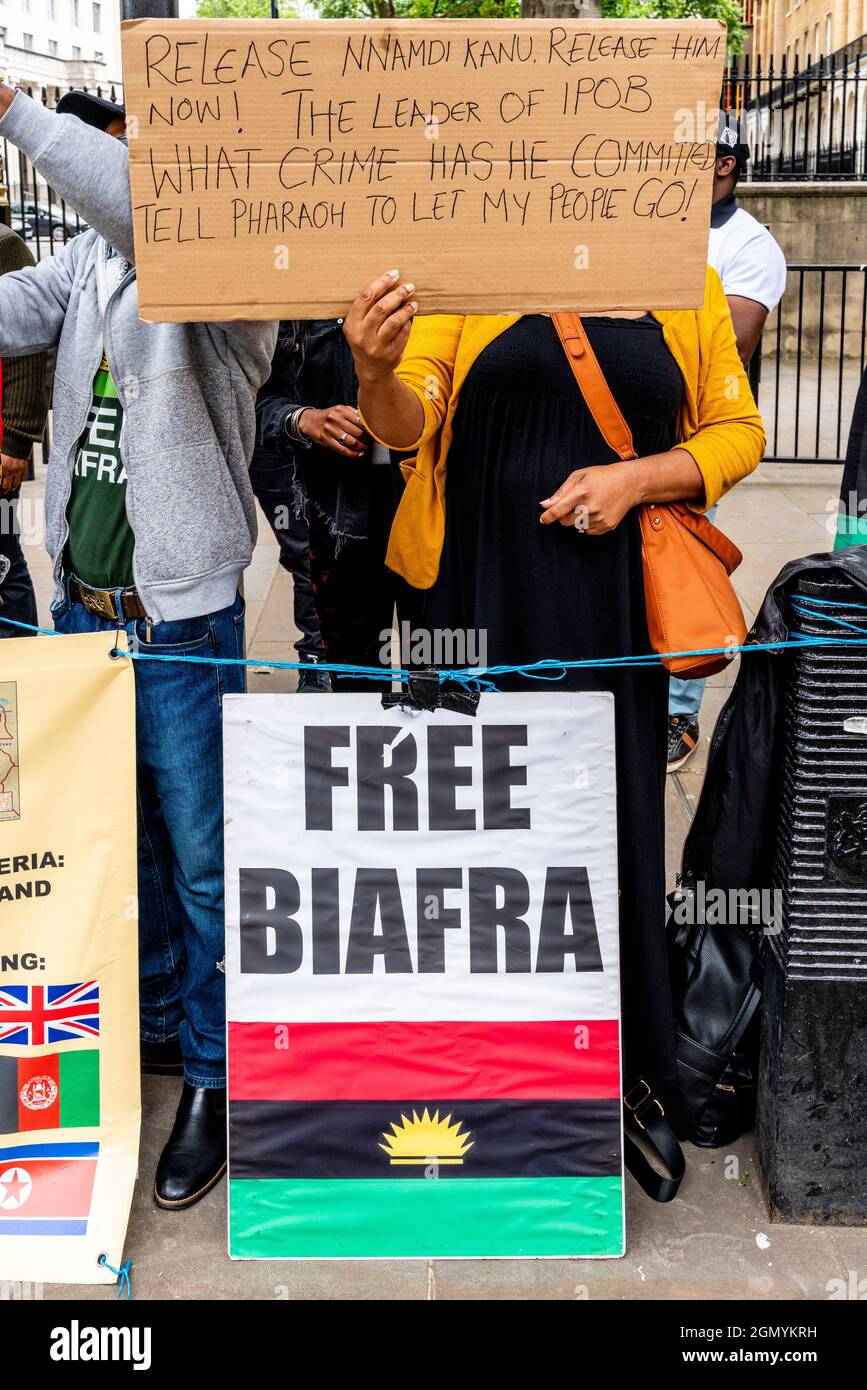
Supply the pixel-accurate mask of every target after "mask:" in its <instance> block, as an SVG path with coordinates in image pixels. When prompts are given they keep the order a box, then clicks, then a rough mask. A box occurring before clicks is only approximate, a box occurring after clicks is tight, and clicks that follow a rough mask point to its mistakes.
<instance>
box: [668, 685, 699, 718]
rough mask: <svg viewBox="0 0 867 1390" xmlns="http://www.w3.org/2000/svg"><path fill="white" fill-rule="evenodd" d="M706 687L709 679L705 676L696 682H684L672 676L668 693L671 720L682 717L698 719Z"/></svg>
mask: <svg viewBox="0 0 867 1390" xmlns="http://www.w3.org/2000/svg"><path fill="white" fill-rule="evenodd" d="M706 685H707V678H706V677H704V676H702V677H701V678H700V679H699V680H694V681H684V680H681V679H680V677H679V676H672V677H671V681H670V682H669V691H668V715H669V718H672V717H673V716H674V715H680V717H681V719H688V720H690V721H692V720H693V719H698V714H699V710H700V709H701V702H702V700H703V698H704V688H705V686H706Z"/></svg>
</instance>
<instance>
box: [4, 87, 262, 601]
mask: <svg viewBox="0 0 867 1390" xmlns="http://www.w3.org/2000/svg"><path fill="white" fill-rule="evenodd" d="M0 135H5V136H6V137H7V138H8V139H9V140H11V141H12V143H13V144H14V145H17V146H18V148H19V149H20V150H21V151H22V152H23V153H24V154H25V155H27V157H28V159H30V160H31V161H32V162H33V164H34V165H35V166H36V168H37V170H38V171H39V173H40V174H41V175H42V177H43V178H44V179H45V180H46V181H47V182H48V183H49V184H50V185H51V187H52V188H53V189H54V191H55V193H57V194H59V195H60V196H61V197H62V198H64V199H65V200H66V201H67V202H68V203H70V204H71V206H72V207H74V208H75V209H76V211H77V212H78V213H79V214H80V216H81V217H82V218H84V219H85V221H87V222H89V223H90V226H91V228H93V229H94V230H91V231H87V232H83V233H82V234H81V235H80V236H77V237H75V238H73V240H72V241H70V242H68V243H67V245H66V247H65V248H64V250H63V251H62V252H61V253H60V254H59V255H57V256H50V257H48V258H47V259H45V260H43V261H40V263H39V265H37V266H35V267H31V268H28V269H26V270H21V271H17V272H14V273H12V274H8V275H4V276H3V277H2V279H0V357H14V356H23V355H26V354H28V353H32V352H40V351H42V349H44V348H49V347H55V346H56V347H57V370H56V374H55V380H54V399H53V405H54V439H53V446H52V450H51V456H50V459H49V465H48V482H47V487H46V497H45V544H46V548H47V550H48V553H49V555H50V556H51V558H52V560H53V562H54V577H55V586H56V587H55V598H56V600H57V601H59V600H60V599H61V597H62V589H61V587H60V583H59V580H60V571H61V563H62V557H63V550H64V546H65V545H66V539H67V534H68V532H67V524H66V508H67V504H68V502H69V494H70V490H71V487H72V470H73V467H74V463H75V454H76V450H77V446H78V441H79V439H80V438H81V434H82V432H83V430H84V427H85V424H86V421H87V415H88V411H89V410H90V406H91V401H92V396H93V379H94V376H95V374H96V371H97V369H98V367H99V364H100V361H101V359H102V354H103V350H104V351H105V353H106V356H107V358H108V364H109V367H110V368H111V374H112V377H113V379H114V383H115V386H116V387H117V393H118V396H119V398H120V402H121V405H122V406H123V409H124V425H123V434H122V438H121V454H122V458H123V463H124V467H125V469H126V474H127V494H126V505H127V513H128V516H129V521H130V525H131V527H132V531H133V535H134V537H135V554H134V560H133V566H134V574H135V582H136V587H137V588H138V590H139V593H140V595H141V597H142V600H143V602H144V605H145V608H146V610H147V613H148V616H149V617H150V618H151V620H152V621H153V622H162V621H165V620H169V619H177V618H193V617H198V616H200V615H202V614H204V613H214V612H217V611H219V609H221V608H226V607H227V606H228V605H229V604H230V603H232V602H233V601H234V598H235V593H236V590H237V587H238V581H239V579H240V576H241V574H242V572H243V570H244V569H245V568H246V566H247V565H248V564H249V563H250V559H251V556H252V553H253V545H254V543H255V540H256V515H255V508H254V503H253V494H252V490H251V488H250V482H249V478H248V474H247V467H248V463H249V460H250V456H251V454H252V452H253V444H254V441H255V435H256V392H257V391H258V389H259V387H260V386H261V385H262V383H263V382H264V381H265V380H266V379H267V377H268V374H269V372H270V369H271V357H272V354H273V352H274V347H275V343H276V339H277V324H276V323H243V322H238V323H223V324H219V323H143V322H142V321H141V319H140V318H139V312H138V289H137V286H136V280H135V271H134V269H132V268H130V269H129V271H128V273H127V274H125V275H124V276H123V278H122V279H121V280H120V283H119V284H117V285H116V286H115V288H114V289H113V290H108V289H107V286H108V285H110V284H114V278H113V277H109V276H107V275H106V273H105V267H106V262H107V260H108V258H109V257H110V256H111V254H112V253H111V250H110V248H114V250H115V251H116V252H117V253H119V254H120V255H121V256H123V257H124V258H125V260H126V261H128V262H129V265H130V267H132V266H133V264H134V260H135V253H134V250H133V232H132V208H131V201H130V188H129V169H128V163H127V151H126V148H125V146H124V145H123V144H122V143H121V142H120V141H118V140H115V139H113V138H112V137H111V136H108V135H104V134H103V133H102V132H101V131H98V130H95V129H94V128H93V127H91V126H87V125H84V124H83V123H82V122H81V121H79V120H78V119H77V117H75V116H58V115H57V114H56V113H55V112H52V111H48V110H46V109H45V107H43V106H42V105H41V104H40V103H38V102H35V101H32V100H31V99H30V98H29V97H27V96H25V95H24V94H23V93H22V92H19V93H18V94H17V95H16V97H15V99H14V101H13V102H12V104H11V106H10V107H9V110H8V111H7V112H6V114H5V116H4V117H3V119H2V120H0Z"/></svg>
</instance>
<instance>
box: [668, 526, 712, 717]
mask: <svg viewBox="0 0 867 1390" xmlns="http://www.w3.org/2000/svg"><path fill="white" fill-rule="evenodd" d="M715 516H716V507H715V506H714V507H711V509H710V511H709V512H708V514H707V519H708V521H713V519H714V517H715ZM706 685H707V677H706V676H702V677H701V678H700V679H699V680H694V681H684V680H681V678H680V676H672V677H671V679H670V681H669V682H668V717H669V719H670V718H671V716H672V715H674V714H679V715H680V716H681V718H683V719H698V716H699V711H700V709H701V702H702V700H703V699H704V688H705V686H706Z"/></svg>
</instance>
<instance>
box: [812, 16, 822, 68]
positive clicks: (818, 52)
mask: <svg viewBox="0 0 867 1390" xmlns="http://www.w3.org/2000/svg"><path fill="white" fill-rule="evenodd" d="M821 56H822V50H821V48H820V47H819V25H818V24H816V25H815V26H814V28H813V62H814V63H815V62H818V60H819V59H820V58H821Z"/></svg>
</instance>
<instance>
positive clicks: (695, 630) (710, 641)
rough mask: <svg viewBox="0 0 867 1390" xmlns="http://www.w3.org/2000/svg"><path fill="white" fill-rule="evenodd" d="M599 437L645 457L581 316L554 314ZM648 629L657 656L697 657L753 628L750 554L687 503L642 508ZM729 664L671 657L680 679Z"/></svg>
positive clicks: (720, 659)
mask: <svg viewBox="0 0 867 1390" xmlns="http://www.w3.org/2000/svg"><path fill="white" fill-rule="evenodd" d="M552 318H553V322H554V327H555V328H556V330H557V333H558V334H559V337H560V341H561V343H562V344H563V347H564V348H565V350H566V356H567V357H568V359H569V365H570V366H571V368H572V371H573V373H574V375H575V380H576V381H577V383H578V386H579V389H580V391H581V394H582V395H583V397H584V400H585V402H586V404H587V408H588V410H589V411H590V414H591V415H592V416H593V419H594V420H595V421H596V424H597V427H598V429H599V433H600V434H601V435H602V438H603V439H604V440H605V441H606V443H607V444H608V445H609V446H610V447H611V448H612V449H613V450H614V452H615V453H616V454H618V455H619V457H620V458H622V459H634V458H637V454H636V452H635V446H634V444H633V442H632V431H631V430H630V428H629V425H628V424H627V423H626V420H625V419H624V418H623V415H622V413H621V411H620V407H619V406H618V404H617V402H616V401H615V399H614V397H613V395H612V394H611V388H610V387H609V385H608V382H607V381H606V380H605V374H604V372H603V371H602V368H601V367H600V365H599V362H598V361H597V358H596V354H595V353H594V351H593V349H592V347H591V346H590V341H589V339H588V337H587V334H586V332H585V330H584V325H583V324H582V322H581V319H580V318H579V317H578V315H577V314H554V315H552ZM639 521H640V523H641V554H642V561H643V566H644V596H645V601H646V603H647V630H648V633H649V635H650V644H651V646H652V648H653V650H654V651H655V652H658V653H659V654H660V655H662V654H663V653H665V652H697V651H706V650H708V649H709V648H710V649H713V648H718V647H726V648H727V647H732V646H740V645H741V644H742V643H743V640H744V638H745V637H746V631H747V629H746V623H745V622H744V615H743V613H742V611H741V605H740V603H739V601H738V596H737V594H736V593H735V591H734V588H733V586H732V583H731V580H730V579H729V575H730V574H732V573H733V571H734V570H736V569H737V567H738V565H739V564H740V562H741V560H742V559H743V556H742V555H741V552H740V551H739V550H738V548H737V546H736V545H734V544H733V543H732V542H731V541H730V540H729V538H728V536H724V535H723V533H722V531H720V530H718V529H717V527H716V526H714V525H712V523H711V522H709V521H708V519H707V517H706V516H702V515H701V513H700V512H695V511H693V510H692V508H691V507H688V506H686V504H685V503H683V502H650V503H646V504H645V505H644V506H642V507H640V508H639ZM728 660H729V658H728V657H727V656H726V655H725V654H718V655H715V656H663V657H662V664H663V666H665V667H666V669H667V670H669V671H670V672H671V673H672V675H676V676H682V677H685V678H686V679H693V678H694V677H696V676H710V675H712V674H713V672H714V671H721V670H722V669H723V667H724V666H725V665H726V664H727V662H728Z"/></svg>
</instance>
